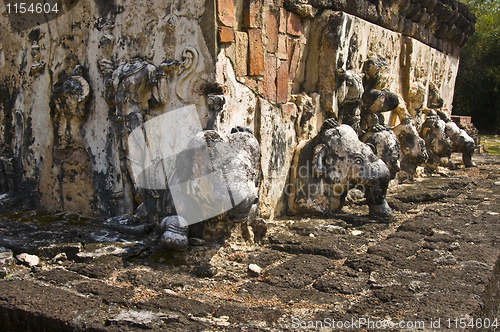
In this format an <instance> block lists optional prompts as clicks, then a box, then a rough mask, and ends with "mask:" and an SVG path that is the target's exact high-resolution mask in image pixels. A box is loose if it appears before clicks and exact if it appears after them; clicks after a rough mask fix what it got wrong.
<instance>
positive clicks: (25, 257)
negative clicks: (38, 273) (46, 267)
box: [16, 253, 40, 267]
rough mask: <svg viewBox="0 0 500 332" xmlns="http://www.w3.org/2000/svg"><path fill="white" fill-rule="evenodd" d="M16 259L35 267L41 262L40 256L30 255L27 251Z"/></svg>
mask: <svg viewBox="0 0 500 332" xmlns="http://www.w3.org/2000/svg"><path fill="white" fill-rule="evenodd" d="M16 259H17V260H18V261H19V262H21V263H22V264H23V265H26V266H28V267H34V266H37V265H38V264H40V258H39V257H38V256H36V255H30V254H26V253H22V254H19V255H17V256H16Z"/></svg>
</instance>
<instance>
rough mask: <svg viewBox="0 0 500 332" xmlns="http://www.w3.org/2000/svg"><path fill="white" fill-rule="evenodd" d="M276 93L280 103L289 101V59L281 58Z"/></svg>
mask: <svg viewBox="0 0 500 332" xmlns="http://www.w3.org/2000/svg"><path fill="white" fill-rule="evenodd" d="M276 94H277V97H276V99H277V101H278V102H279V103H286V102H287V101H288V61H286V60H281V61H280V67H279V68H278V73H277V77H276Z"/></svg>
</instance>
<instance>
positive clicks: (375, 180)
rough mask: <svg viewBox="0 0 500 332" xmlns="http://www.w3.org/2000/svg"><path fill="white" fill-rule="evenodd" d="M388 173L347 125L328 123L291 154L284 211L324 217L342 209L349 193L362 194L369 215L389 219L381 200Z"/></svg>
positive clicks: (389, 211) (332, 121)
mask: <svg viewBox="0 0 500 332" xmlns="http://www.w3.org/2000/svg"><path fill="white" fill-rule="evenodd" d="M389 180H390V173H389V169H388V168H387V166H386V164H385V163H384V162H383V161H382V160H380V159H379V158H377V157H376V156H375V155H374V154H373V151H372V150H371V149H370V148H369V147H368V146H367V145H366V144H363V143H362V142H361V141H360V140H359V139H358V135H357V134H356V132H355V131H354V130H353V129H352V128H351V127H350V126H348V125H339V124H338V123H337V121H336V120H334V119H328V120H326V121H325V123H324V124H323V126H322V127H321V130H320V132H319V133H318V135H317V136H315V137H314V138H312V139H310V140H308V141H303V142H302V143H301V144H300V145H299V146H298V147H297V150H296V152H295V156H294V159H293V164H292V168H291V173H290V185H291V192H290V194H289V200H288V207H289V211H290V213H292V214H299V215H300V214H309V215H310V214H313V215H327V214H329V213H330V212H333V211H335V210H338V209H342V207H343V205H344V202H345V198H346V196H347V193H348V191H349V189H351V188H355V187H356V188H361V189H362V190H363V191H364V194H365V197H366V202H367V204H368V206H369V208H370V214H371V215H373V216H376V217H384V218H385V217H390V216H392V211H391V209H390V207H389V206H388V205H387V202H386V200H385V194H386V190H387V187H388V184H389Z"/></svg>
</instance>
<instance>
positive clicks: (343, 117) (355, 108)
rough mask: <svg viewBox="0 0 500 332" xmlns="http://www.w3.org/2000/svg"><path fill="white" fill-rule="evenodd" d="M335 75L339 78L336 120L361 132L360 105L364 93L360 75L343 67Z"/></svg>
mask: <svg viewBox="0 0 500 332" xmlns="http://www.w3.org/2000/svg"><path fill="white" fill-rule="evenodd" d="M337 76H338V77H339V79H340V80H341V82H342V83H341V85H340V88H339V91H338V95H337V96H338V97H337V98H338V106H339V114H338V121H339V123H342V124H347V125H349V126H351V127H352V128H353V129H354V131H355V132H356V133H357V134H358V135H360V134H361V127H360V123H361V105H362V104H363V100H362V96H363V93H364V88H363V82H362V79H361V76H359V75H358V74H356V73H355V72H353V71H351V70H348V71H345V70H343V69H338V70H337Z"/></svg>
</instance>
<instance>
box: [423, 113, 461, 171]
mask: <svg viewBox="0 0 500 332" xmlns="http://www.w3.org/2000/svg"><path fill="white" fill-rule="evenodd" d="M424 114H425V115H426V119H425V121H424V123H423V124H422V129H421V131H420V136H421V137H422V138H423V139H424V141H425V146H426V148H427V153H428V154H429V159H428V160H427V162H426V164H425V165H426V167H427V169H428V170H430V171H437V169H438V168H437V167H438V166H440V165H441V166H444V167H449V168H455V165H454V164H453V162H451V161H450V156H451V148H452V145H451V140H450V138H449V137H448V135H447V134H446V123H445V122H444V121H443V120H441V118H440V117H439V116H438V115H437V113H436V111H434V110H432V109H425V110H424Z"/></svg>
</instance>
